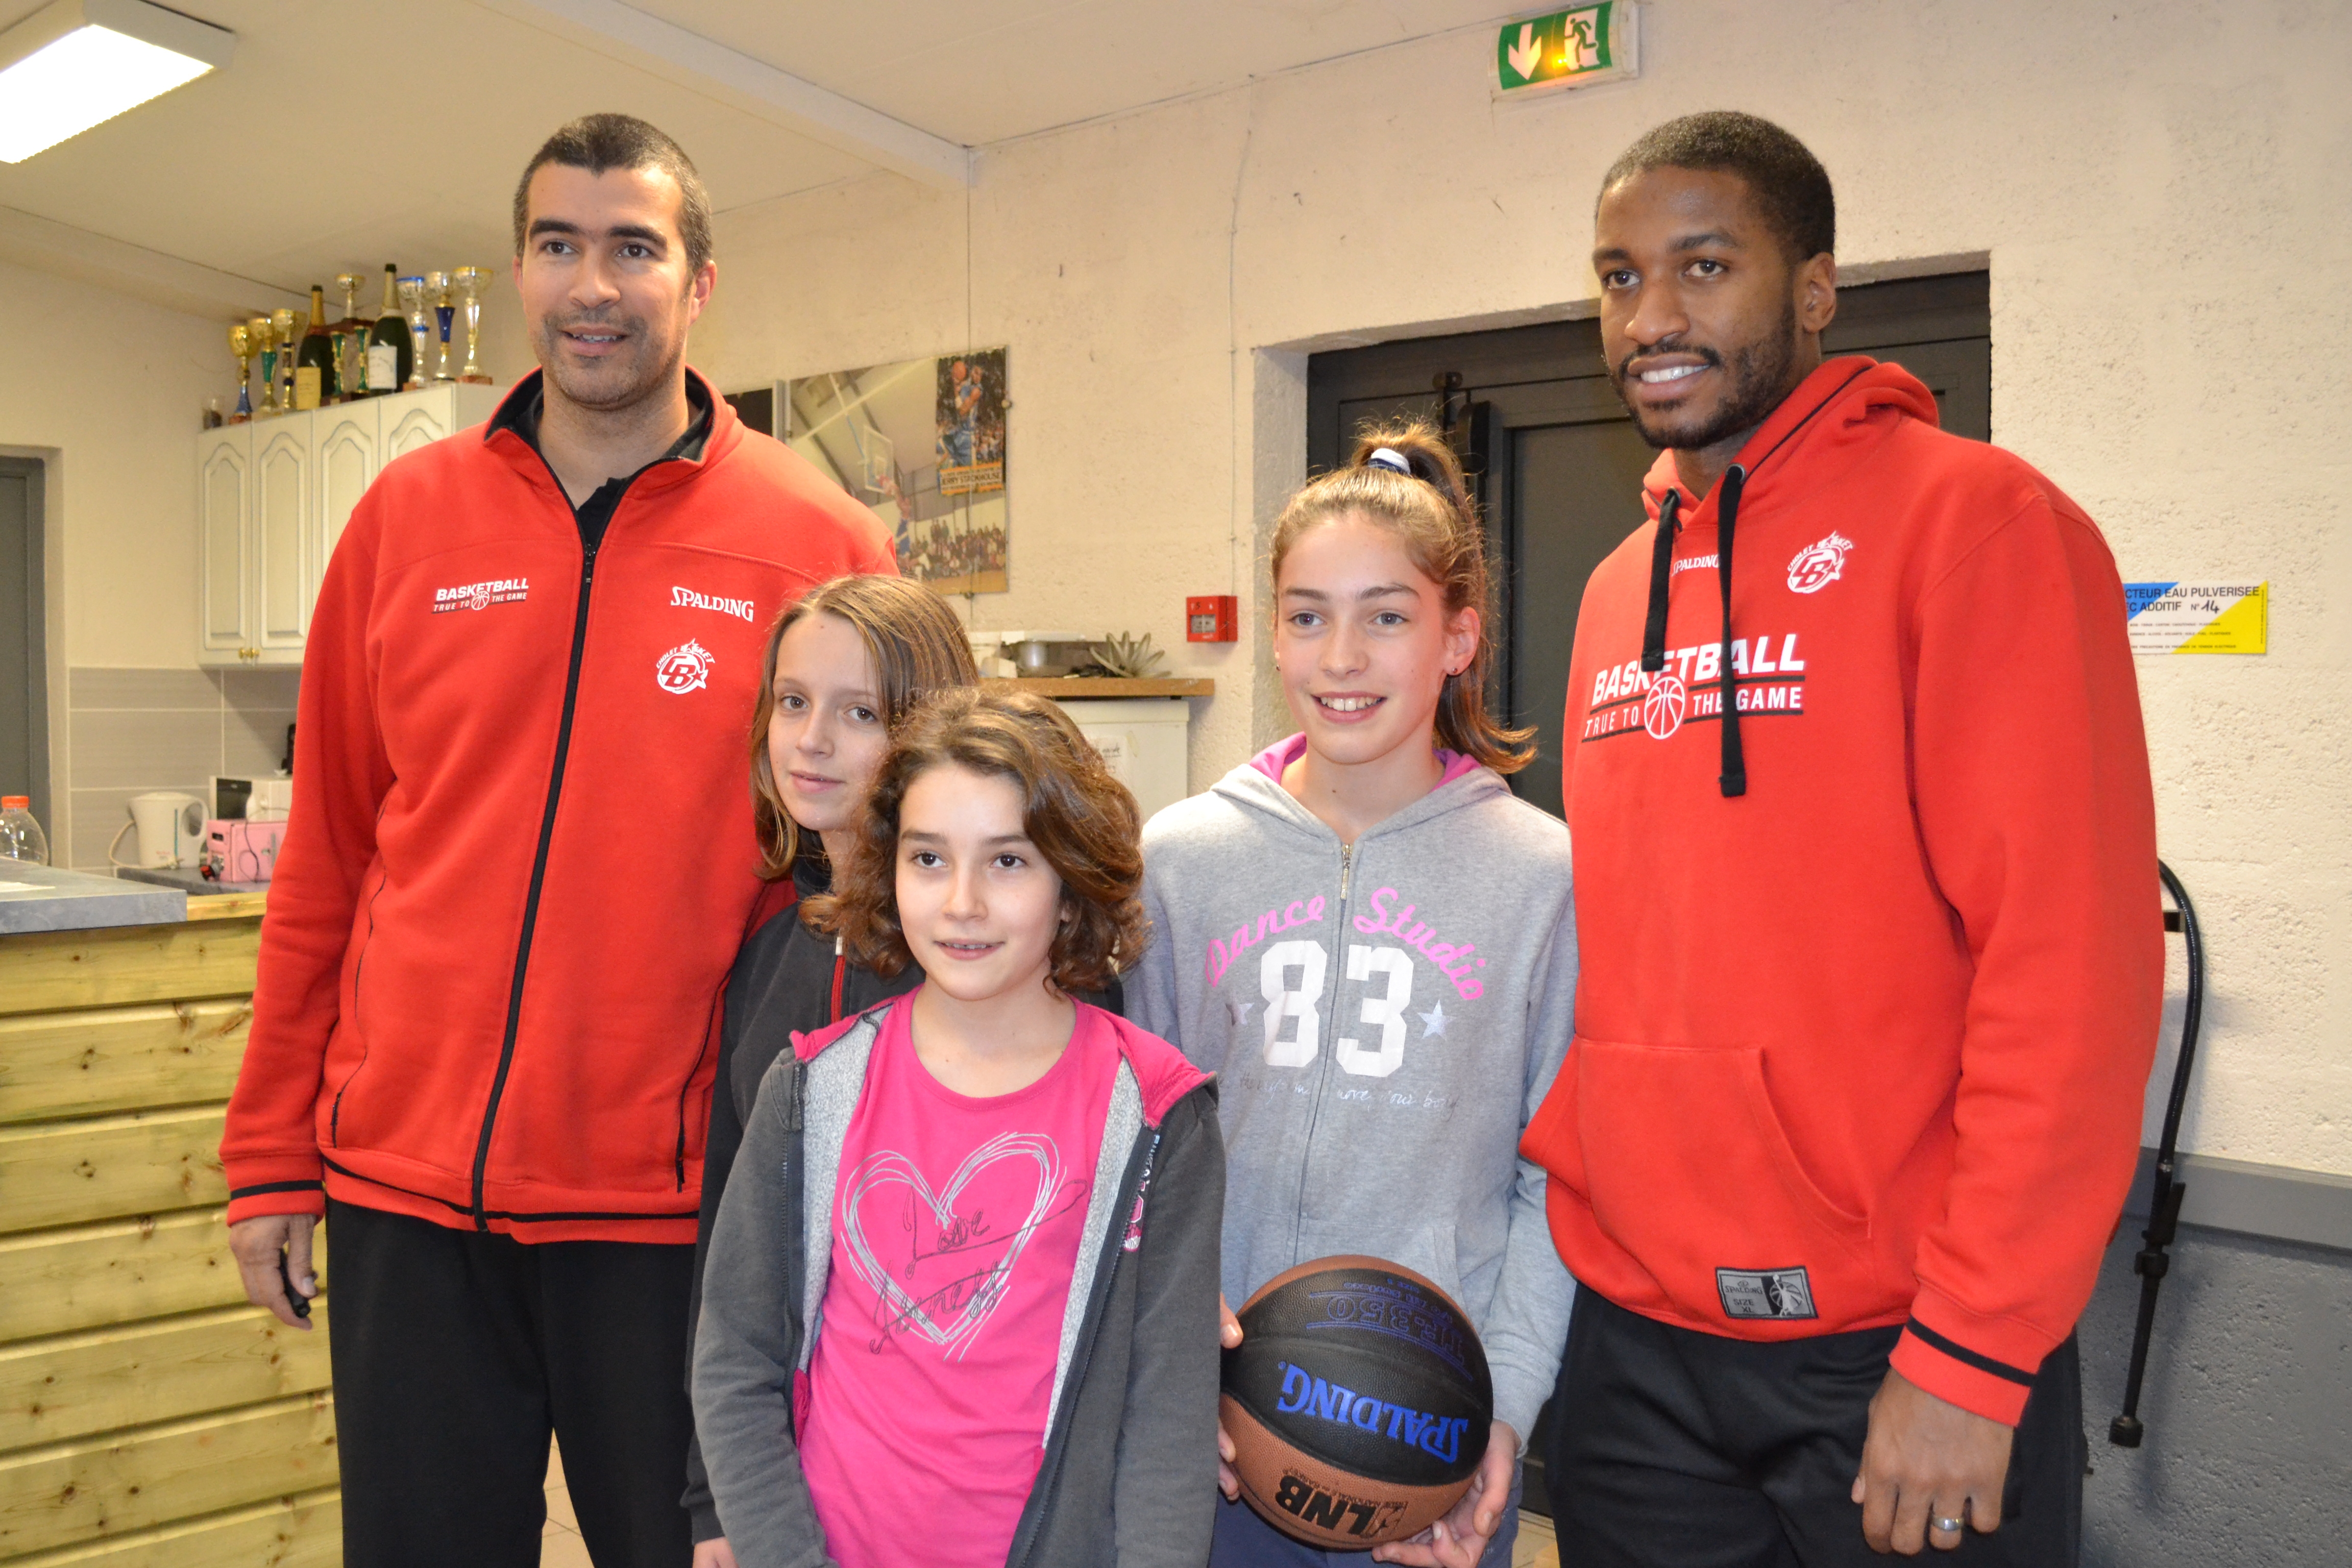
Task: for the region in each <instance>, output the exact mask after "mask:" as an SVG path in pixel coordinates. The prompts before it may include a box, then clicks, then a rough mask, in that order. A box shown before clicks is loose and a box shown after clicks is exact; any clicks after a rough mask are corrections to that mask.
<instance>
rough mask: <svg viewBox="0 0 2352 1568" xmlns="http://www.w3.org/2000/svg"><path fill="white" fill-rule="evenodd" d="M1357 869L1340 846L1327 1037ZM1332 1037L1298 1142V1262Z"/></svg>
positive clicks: (1325, 1010)
mask: <svg viewBox="0 0 2352 1568" xmlns="http://www.w3.org/2000/svg"><path fill="white" fill-rule="evenodd" d="M1355 870H1356V847H1355V846H1354V845H1352V844H1342V845H1340V846H1339V914H1338V921H1339V923H1338V925H1337V926H1335V927H1334V928H1333V935H1332V938H1331V961H1330V963H1329V964H1328V966H1327V972H1328V974H1329V976H1330V979H1329V981H1328V984H1329V986H1330V989H1329V990H1328V991H1327V992H1325V993H1324V994H1323V995H1322V996H1320V997H1318V999H1317V1000H1318V1003H1319V1005H1320V1011H1321V1014H1322V1017H1323V1022H1324V1033H1325V1035H1326V1036H1327V1038H1326V1039H1324V1040H1323V1041H1322V1042H1321V1044H1320V1046H1319V1047H1318V1048H1317V1050H1316V1052H1315V1096H1314V1098H1313V1099H1312V1100H1309V1101H1308V1102H1307V1135H1306V1136H1305V1137H1303V1138H1301V1139H1300V1140H1299V1141H1298V1203H1297V1212H1296V1217H1294V1218H1293V1219H1292V1220H1291V1222H1290V1261H1291V1262H1293V1263H1297V1262H1299V1261H1300V1258H1299V1256H1298V1237H1299V1226H1300V1225H1301V1224H1302V1223H1303V1222H1304V1221H1305V1219H1306V1216H1307V1172H1308V1171H1309V1170H1310V1169H1311V1168H1312V1166H1313V1164H1314V1160H1315V1129H1316V1128H1317V1127H1318V1126H1319V1125H1320V1124H1321V1123H1322V1121H1323V1096H1324V1094H1325V1093H1326V1092H1327V1091H1328V1090H1329V1089H1330V1087H1331V1056H1332V1050H1333V1049H1334V1048H1335V1044H1336V1042H1335V1040H1334V1039H1332V1038H1328V1037H1330V1036H1333V1035H1335V1034H1336V1032H1337V1030H1338V1027H1339V1019H1338V1017H1337V1016H1335V1008H1336V1006H1337V1005H1338V1003H1339V983H1340V981H1341V980H1342V979H1343V978H1344V977H1345V976H1346V974H1347V960H1348V884H1349V882H1350V881H1351V880H1352V879H1354V876H1355Z"/></svg>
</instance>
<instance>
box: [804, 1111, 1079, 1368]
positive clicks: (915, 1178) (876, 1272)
mask: <svg viewBox="0 0 2352 1568" xmlns="http://www.w3.org/2000/svg"><path fill="white" fill-rule="evenodd" d="M1004 1161H1013V1162H1016V1163H1018V1162H1023V1161H1026V1162H1029V1163H1032V1164H1033V1165H1034V1168H1035V1171H1036V1174H1037V1186H1036V1191H1035V1194H1034V1196H1032V1198H1031V1199H1030V1201H1029V1207H1028V1212H1027V1213H1026V1215H1024V1217H1023V1218H1022V1220H1021V1222H1020V1223H1019V1224H1017V1225H1015V1226H1013V1227H1011V1228H1010V1229H1009V1230H1003V1231H1000V1232H998V1233H997V1234H994V1235H989V1236H980V1235H977V1234H973V1233H974V1232H976V1230H977V1229H978V1227H977V1226H974V1225H972V1224H971V1223H970V1221H969V1220H968V1219H967V1217H966V1216H962V1215H959V1214H958V1213H957V1210H956V1200H957V1199H958V1198H959V1197H961V1196H962V1195H964V1194H965V1191H966V1189H968V1188H969V1187H971V1184H972V1183H973V1182H974V1181H975V1180H977V1179H978V1178H979V1176H980V1175H981V1173H983V1172H985V1171H987V1170H989V1169H990V1168H991V1167H992V1166H994V1165H996V1164H998V1163H1002V1162H1004ZM894 1186H900V1187H904V1188H906V1189H907V1194H908V1203H909V1205H910V1212H912V1213H914V1214H915V1215H929V1218H930V1221H931V1224H932V1226H933V1231H932V1234H931V1236H930V1237H929V1238H928V1239H929V1241H930V1242H931V1243H932V1244H933V1245H930V1246H928V1247H927V1246H926V1245H925V1242H926V1239H927V1238H926V1237H923V1236H922V1235H921V1234H919V1232H918V1230H917V1229H916V1227H914V1226H908V1227H906V1228H905V1229H903V1230H901V1231H900V1232H899V1234H898V1235H897V1236H896V1237H892V1238H891V1240H892V1241H893V1242H894V1243H895V1244H896V1245H895V1246H893V1247H891V1250H892V1251H893V1252H894V1253H903V1254H904V1258H903V1259H901V1258H896V1257H894V1258H892V1259H891V1260H890V1261H889V1262H887V1263H886V1262H885V1261H884V1260H883V1258H882V1257H881V1256H880V1255H879V1254H878V1253H877V1251H876V1249H875V1247H874V1245H873V1243H872V1241H871V1240H870V1239H869V1238H868V1237H867V1236H866V1226H865V1222H864V1220H863V1218H862V1217H861V1215H862V1213H863V1210H864V1206H865V1201H866V1199H867V1198H870V1197H873V1196H875V1195H877V1194H881V1193H884V1192H885V1191H886V1190H887V1189H888V1188H890V1187H894ZM1062 1189H1063V1183H1062V1156H1061V1151H1060V1150H1058V1149H1056V1148H1055V1146H1054V1141H1053V1140H1052V1139H1051V1138H1048V1137H1045V1135H1044V1134H1042V1133H1032V1132H1002V1133H999V1134H997V1136H995V1137H993V1138H992V1139H990V1140H989V1141H988V1142H985V1143H983V1144H982V1145H981V1146H980V1147H979V1148H977V1149H975V1150H973V1151H972V1152H971V1153H970V1154H967V1155H965V1156H964V1161H963V1163H962V1164H961V1165H958V1166H957V1167H956V1169H955V1174H953V1175H952V1176H950V1177H949V1178H948V1181H947V1184H946V1185H945V1186H943V1187H940V1189H938V1190H937V1191H934V1190H932V1187H931V1184H930V1183H929V1182H928V1181H926V1180H925V1179H924V1177H923V1173H922V1172H921V1171H919V1170H918V1169H916V1167H915V1163H914V1162H913V1161H912V1160H909V1159H908V1158H907V1157H906V1156H905V1155H903V1154H900V1153H898V1152H896V1151H894V1150H888V1149H884V1150H880V1151H877V1152H875V1153H873V1154H870V1155H868V1156H866V1159H864V1160H862V1161H860V1162H859V1163H858V1165H857V1168H856V1170H855V1171H853V1172H851V1173H850V1177H849V1183H848V1185H847V1187H846V1188H845V1191H844V1194H843V1196H842V1203H841V1228H842V1240H843V1242H844V1243H845V1245H846V1247H847V1249H848V1252H849V1261H850V1266H851V1267H852V1268H855V1269H856V1271H857V1277H858V1278H859V1279H863V1280H864V1281H865V1282H866V1286H867V1287H868V1288H869V1289H872V1290H873V1292H874V1293H875V1294H876V1295H877V1296H878V1297H880V1298H881V1299H882V1300H881V1307H882V1311H881V1321H880V1323H879V1324H877V1327H879V1328H880V1329H881V1330H882V1331H883V1333H884V1336H885V1337H886V1338H887V1336H888V1335H889V1334H891V1333H893V1332H895V1331H898V1330H900V1329H907V1330H911V1331H914V1332H915V1333H918V1334H920V1335H921V1336H922V1337H923V1338H925V1339H927V1340H929V1341H930V1342H932V1343H933V1344H935V1345H938V1346H939V1347H940V1349H941V1350H942V1351H943V1352H946V1355H947V1357H948V1359H950V1360H951V1361H953V1360H961V1358H962V1356H963V1355H964V1353H965V1352H967V1351H969V1350H970V1349H971V1343H972V1341H973V1340H974V1339H976V1338H977V1337H978V1336H979V1334H980V1331H981V1330H982V1328H983V1327H985V1326H986V1325H987V1322H988V1320H989V1319H990V1318H991V1317H992V1316H993V1315H994V1314H995V1312H996V1309H997V1308H998V1307H999V1306H1000V1305H1002V1304H1003V1300H1004V1297H1005V1294H1006V1292H1007V1291H1008V1290H1009V1289H1011V1288H1012V1284H1013V1265H1015V1264H1016V1263H1018V1262H1020V1260H1021V1254H1022V1253H1023V1252H1024V1251H1025V1250H1026V1249H1027V1248H1028V1246H1029V1238H1030V1237H1033V1236H1034V1235H1035V1234H1036V1232H1037V1227H1038V1226H1040V1225H1043V1224H1044V1223H1045V1221H1046V1220H1047V1219H1049V1218H1050V1217H1052V1215H1053V1214H1054V1212H1055V1200H1056V1199H1057V1198H1058V1197H1059V1196H1060V1195H1061V1194H1062ZM942 1263H944V1264H945V1265H946V1267H944V1268H940V1267H937V1266H938V1265H940V1264H942ZM920 1264H930V1265H933V1266H934V1267H933V1268H931V1269H930V1270H929V1272H930V1273H933V1274H936V1275H937V1276H938V1277H939V1279H940V1283H939V1284H937V1285H935V1286H929V1287H927V1288H926V1289H924V1290H923V1291H922V1293H921V1294H920V1295H918V1294H916V1293H915V1292H914V1291H911V1290H909V1289H908V1288H907V1285H908V1282H910V1281H912V1280H913V1279H914V1276H915V1272H916V1268H917V1266H918V1265H920Z"/></svg>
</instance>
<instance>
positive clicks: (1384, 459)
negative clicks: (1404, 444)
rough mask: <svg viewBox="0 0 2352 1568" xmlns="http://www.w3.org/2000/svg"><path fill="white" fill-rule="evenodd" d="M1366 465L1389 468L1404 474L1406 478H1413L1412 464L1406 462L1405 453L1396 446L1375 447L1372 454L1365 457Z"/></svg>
mask: <svg viewBox="0 0 2352 1568" xmlns="http://www.w3.org/2000/svg"><path fill="white" fill-rule="evenodd" d="M1364 467H1366V468H1387V469H1390V470H1391V471H1392V472H1395V473H1400V474H1402V475H1403V476H1404V477H1405V478H1406V479H1411V478H1412V464H1411V463H1408V462H1406V461H1405V460H1404V454H1403V453H1402V452H1400V451H1398V450H1397V449H1396V448H1395V447H1373V448H1372V455H1371V456H1370V457H1369V458H1365V459H1364Z"/></svg>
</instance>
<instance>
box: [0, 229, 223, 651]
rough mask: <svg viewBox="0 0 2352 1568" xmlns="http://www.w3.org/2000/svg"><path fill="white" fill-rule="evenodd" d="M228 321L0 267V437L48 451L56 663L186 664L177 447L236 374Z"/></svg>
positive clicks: (187, 592)
mask: <svg viewBox="0 0 2352 1568" xmlns="http://www.w3.org/2000/svg"><path fill="white" fill-rule="evenodd" d="M227 331H228V328H227V323H226V321H223V322H222V323H221V324H219V325H217V326H215V324H214V323H212V322H211V321H204V320H201V319H199V318H197V317H194V316H189V315H183V314H181V313H180V312H179V311H176V310H165V309H163V307H162V306H159V305H151V304H148V303H146V302H145V301H144V300H134V299H131V297H129V296H128V295H124V294H118V293H115V292H113V291H112V290H110V289H100V288H98V287H96V286H94V285H91V284H88V283H79V282H73V281H69V280H68V279H61V278H55V277H51V276H49V275H48V274H47V273H42V272H34V271H29V270H26V268H20V267H16V266H11V265H8V264H6V263H0V443H5V444H6V445H8V446H10V447H18V448H24V447H40V448H46V449H47V450H49V451H50V452H53V453H55V454H56V458H55V468H54V469H53V471H52V472H51V474H50V477H49V486H48V490H49V495H50V498H51V500H53V501H54V502H56V503H57V504H58V509H59V512H60V516H59V518H58V519H57V520H53V521H56V522H58V523H61V524H62V533H63V540H62V543H63V547H64V552H65V558H64V560H63V561H62V562H61V563H60V562H57V561H52V562H50V563H49V570H50V574H51V577H52V580H53V581H60V580H61V582H62V598H63V607H64V612H65V648H64V652H65V658H66V662H68V664H82V665H93V664H95V665H186V666H189V667H191V668H193V667H194V663H195V656H194V649H195V646H196V595H195V589H194V582H195V570H196V536H195V526H196V525H195V482H194V477H193V476H194V469H193V468H192V467H191V464H192V461H193V459H192V458H191V457H190V454H191V453H192V452H193V450H194V447H193V445H192V443H193V441H194V437H195V433H196V430H197V428H198V427H199V426H200V425H201V424H202V422H203V415H204V406H205V397H206V396H208V395H214V394H222V393H226V391H228V390H229V389H230V384H231V383H233V382H234V381H235V380H236V372H235V369H234V364H235V362H234V361H232V360H231V359H230V358H229V357H228V340H227ZM61 565H62V567H63V574H62V578H61V579H60V578H59V574H58V568H59V567H60V566H61Z"/></svg>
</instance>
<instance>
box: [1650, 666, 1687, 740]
mask: <svg viewBox="0 0 2352 1568" xmlns="http://www.w3.org/2000/svg"><path fill="white" fill-rule="evenodd" d="M1689 706H1690V691H1689V689H1688V688H1686V687H1685V686H1684V685H1683V678H1682V677H1681V676H1679V675H1676V674H1675V672H1674V671H1673V670H1670V669H1669V670H1662V671H1660V672H1659V673H1658V674H1656V675H1654V676H1653V677H1651V678H1650V689H1649V693H1648V694H1647V695H1646V696H1644V697H1643V699H1642V728H1643V729H1644V730H1647V731H1649V732H1650V734H1651V735H1652V737H1653V738H1654V739H1656V740H1660V741H1663V740H1664V739H1666V738H1667V737H1668V736H1669V735H1672V734H1673V733H1674V732H1675V731H1677V730H1679V729H1681V728H1682V727H1683V713H1684V712H1685V710H1687V709H1688V707H1689Z"/></svg>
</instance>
